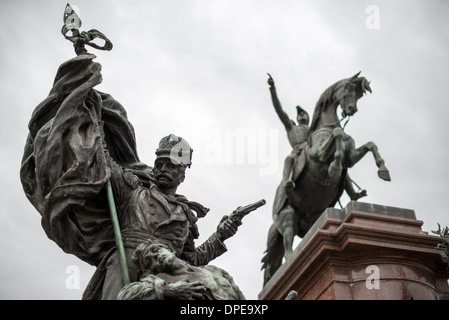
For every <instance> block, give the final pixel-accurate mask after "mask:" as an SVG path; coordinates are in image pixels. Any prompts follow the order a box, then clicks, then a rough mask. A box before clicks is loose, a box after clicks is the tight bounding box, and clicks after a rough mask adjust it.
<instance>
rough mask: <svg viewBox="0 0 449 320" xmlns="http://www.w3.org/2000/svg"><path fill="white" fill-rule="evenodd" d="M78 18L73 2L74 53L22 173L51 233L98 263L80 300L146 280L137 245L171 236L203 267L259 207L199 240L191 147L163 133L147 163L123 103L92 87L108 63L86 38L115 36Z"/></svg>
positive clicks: (35, 121)
mask: <svg viewBox="0 0 449 320" xmlns="http://www.w3.org/2000/svg"><path fill="white" fill-rule="evenodd" d="M74 15H75V13H74V12H73V10H71V8H70V7H69V6H68V7H67V8H66V11H65V15H64V22H65V24H66V28H63V30H62V32H63V34H64V36H66V33H67V32H68V31H70V30H72V29H70V28H74V30H72V33H73V35H72V37H68V39H69V40H71V41H72V42H73V43H74V47H75V50H76V53H77V57H75V58H73V59H70V60H69V61H67V62H65V63H63V64H62V65H61V66H60V67H59V69H58V72H57V74H56V77H55V81H54V84H53V88H52V89H51V91H50V93H49V95H48V97H47V98H46V99H45V100H44V101H42V102H41V103H40V104H39V105H38V106H37V107H36V109H35V110H34V112H33V115H32V117H31V120H30V122H29V131H30V132H29V135H28V138H27V141H26V145H25V150H24V155H23V159H22V166H21V172H20V176H21V181H22V185H23V188H24V191H25V193H26V196H27V197H28V199H29V200H30V202H31V203H32V204H33V205H34V206H35V208H36V209H37V211H38V212H39V213H40V214H41V216H42V226H43V229H44V230H45V232H46V234H47V235H48V237H49V238H50V239H52V240H53V241H55V242H56V243H57V244H58V246H60V247H61V248H62V249H63V250H64V251H65V252H67V253H71V254H74V255H76V256H77V257H79V258H80V259H82V260H83V261H85V262H87V263H89V264H91V265H94V266H96V267H97V269H96V272H95V274H94V275H93V277H92V279H91V281H90V282H89V284H88V286H87V288H86V290H85V292H84V294H83V299H116V298H117V295H118V293H119V291H120V289H121V288H122V287H123V286H125V285H127V284H129V283H130V282H136V281H138V280H139V278H138V274H137V270H136V268H135V266H134V265H133V264H132V261H131V257H132V255H133V253H134V251H135V249H136V248H137V247H138V245H139V244H140V243H143V242H145V241H147V240H148V239H155V238H157V239H161V240H164V241H166V242H168V243H170V245H171V247H172V249H173V251H174V252H175V253H176V256H177V257H178V258H180V259H183V260H184V261H186V262H187V263H189V264H190V265H192V266H204V265H207V264H208V263H209V261H211V260H212V259H214V258H216V257H217V256H219V255H221V254H223V253H224V252H225V251H226V250H227V249H226V246H225V244H224V243H223V242H224V241H225V240H226V239H227V238H229V237H231V236H232V235H234V234H235V233H236V231H237V228H238V227H239V225H241V223H242V222H241V220H242V218H243V216H244V215H245V214H246V213H247V212H249V211H252V210H255V209H256V208H257V206H256V207H254V206H250V207H249V208H247V207H243V208H244V209H243V211H242V209H241V208H240V209H239V208H238V209H237V210H236V211H237V213H238V214H237V215H233V214H231V215H230V216H224V217H223V219H222V220H221V221H220V223H219V225H218V227H217V230H216V232H214V233H213V234H212V235H211V236H210V237H209V239H208V240H206V241H205V242H204V243H203V244H202V245H200V246H198V247H197V246H196V245H195V240H196V239H197V238H198V236H199V232H198V228H197V220H198V219H199V218H203V217H204V216H205V215H206V213H207V212H208V211H209V209H207V208H205V207H204V206H202V205H201V204H199V203H197V202H194V201H189V200H188V199H187V198H186V197H184V196H182V195H179V194H177V192H176V191H177V188H178V186H179V185H180V184H181V183H182V182H183V181H184V179H185V173H186V169H187V168H190V166H191V160H192V152H193V150H192V148H191V147H190V146H189V144H188V143H187V142H186V141H185V140H184V139H182V138H181V137H177V136H175V135H173V134H170V135H168V136H166V137H163V138H162V139H161V141H160V143H159V147H158V148H157V150H156V160H155V161H154V166H153V167H151V166H148V165H146V164H144V163H142V162H141V161H140V159H139V157H138V155H137V147H136V141H135V135H134V129H133V126H132V124H131V123H130V122H129V120H128V118H127V115H126V111H125V109H124V108H123V107H122V106H121V104H120V103H119V102H118V101H116V100H115V99H113V98H112V97H111V96H110V95H109V94H106V93H102V92H99V91H97V90H96V89H94V87H95V86H96V85H98V84H99V83H100V82H101V80H102V76H101V65H100V64H99V63H97V62H94V61H93V59H94V58H95V56H94V55H92V54H89V53H87V51H86V50H85V48H84V45H85V44H89V41H90V40H91V39H92V38H93V37H96V36H98V35H100V38H102V39H104V40H105V41H106V42H108V43H109V40H107V38H106V37H104V35H102V34H101V33H99V32H98V31H96V30H95V32H93V31H92V30H91V31H89V32H88V33H79V32H78V30H77V28H79V26H80V25H81V22H80V21H79V22H78V23H76V22H77V21H78V20H79V18H78V17H77V16H74ZM67 26H68V27H67ZM94 47H95V46H94ZM95 48H97V47H95ZM98 48H100V49H105V50H110V49H111V48H112V44H108V45H105V46H104V47H98ZM259 206H260V205H259ZM245 208H246V209H245Z"/></svg>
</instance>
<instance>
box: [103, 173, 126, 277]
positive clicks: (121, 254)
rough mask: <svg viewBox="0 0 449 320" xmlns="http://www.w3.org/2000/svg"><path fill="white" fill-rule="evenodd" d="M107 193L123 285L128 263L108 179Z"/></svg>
mask: <svg viewBox="0 0 449 320" xmlns="http://www.w3.org/2000/svg"><path fill="white" fill-rule="evenodd" d="M107 193H108V204H109V211H110V213H111V219H112V227H113V228H114V236H115V244H116V246H117V254H118V257H119V261H120V268H121V269H122V278H123V285H125V286H126V285H127V284H129V283H130V280H129V271H128V263H127V261H126V254H125V246H124V245H123V239H122V233H121V231H120V224H119V221H118V215H117V209H116V206H115V201H114V194H113V192H112V185H111V181H110V180H108V183H107Z"/></svg>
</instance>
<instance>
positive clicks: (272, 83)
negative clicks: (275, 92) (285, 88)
mask: <svg viewBox="0 0 449 320" xmlns="http://www.w3.org/2000/svg"><path fill="white" fill-rule="evenodd" d="M267 74H268V76H269V78H268V81H267V82H268V84H269V85H270V87H274V80H273V78H272V77H271V75H270V74H269V73H267Z"/></svg>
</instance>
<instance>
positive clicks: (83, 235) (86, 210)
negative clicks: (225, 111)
mask: <svg viewBox="0 0 449 320" xmlns="http://www.w3.org/2000/svg"><path fill="white" fill-rule="evenodd" d="M94 58H95V56H94V55H91V54H84V55H80V56H78V57H76V58H73V59H71V60H69V61H67V62H65V63H63V64H62V65H61V66H60V67H59V69H58V72H57V74H56V77H55V80H54V84H53V88H52V89H51V91H50V93H49V95H48V97H47V98H46V99H45V100H44V101H42V102H41V103H40V104H39V105H38V106H37V107H36V109H35V110H34V112H33V114H32V117H31V120H30V122H29V134H28V137H27V141H26V144H25V149H24V154H23V159H22V165H21V170H20V178H21V182H22V186H23V189H24V191H25V194H26V196H27V197H28V199H29V201H30V202H31V203H32V204H33V206H34V207H35V208H36V209H37V211H38V212H39V213H40V215H41V216H42V227H43V229H44V230H45V232H46V234H47V236H48V237H49V238H50V239H52V240H53V241H55V242H56V243H57V244H58V246H59V247H61V248H62V249H63V250H64V251H65V252H67V253H71V254H74V255H76V256H77V257H78V258H80V259H82V260H83V261H85V262H87V263H89V264H91V265H95V266H97V265H98V264H99V263H100V261H101V260H102V258H103V257H104V256H105V255H106V253H107V252H108V251H109V250H110V249H111V248H113V247H114V246H115V241H114V234H113V229H112V222H111V219H110V213H109V209H108V204H107V199H106V192H105V188H104V186H105V184H106V182H107V181H108V179H109V177H110V174H111V173H110V170H109V168H108V167H107V165H106V162H105V156H104V151H105V149H107V151H108V152H109V154H110V156H111V157H112V158H113V159H114V160H115V161H116V162H117V163H118V164H120V165H122V166H123V167H124V168H127V169H129V170H131V171H132V172H134V173H135V174H136V175H137V176H139V178H140V179H141V180H142V181H147V182H148V181H149V180H150V179H151V176H152V172H151V168H150V167H148V166H147V165H145V164H143V163H141V162H140V161H139V158H138V155H137V151H136V142H135V136H134V129H133V126H132V125H131V123H130V122H129V121H128V119H127V115H126V112H125V109H124V108H123V107H122V106H121V105H120V103H118V102H117V101H116V100H114V99H113V98H112V97H111V96H110V95H108V94H105V93H101V92H99V91H97V90H94V89H93V88H94V86H96V85H97V84H99V83H100V82H101V74H100V69H101V66H100V64H98V63H95V62H93V61H92V60H93V59H94ZM81 109H82V112H80V110H81Z"/></svg>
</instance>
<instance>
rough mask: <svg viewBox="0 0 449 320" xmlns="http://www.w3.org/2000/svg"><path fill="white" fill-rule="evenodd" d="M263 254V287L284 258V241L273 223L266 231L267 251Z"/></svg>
mask: <svg viewBox="0 0 449 320" xmlns="http://www.w3.org/2000/svg"><path fill="white" fill-rule="evenodd" d="M264 253H265V255H264V257H263V258H262V263H263V265H262V268H261V269H265V272H264V279H263V280H264V282H263V284H264V285H265V284H266V283H267V282H268V280H270V279H271V277H272V276H273V274H274V273H275V272H276V270H277V269H278V268H279V267H280V266H281V264H282V258H283V256H284V240H283V237H282V234H281V233H280V232H279V230H278V229H277V227H276V225H275V224H274V223H273V224H272V225H271V227H270V231H268V240H267V250H266V251H265V252H264Z"/></svg>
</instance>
